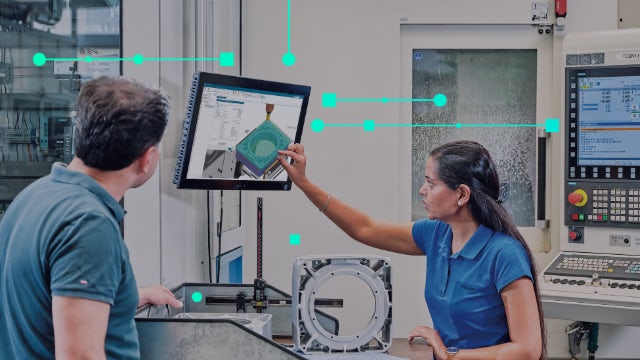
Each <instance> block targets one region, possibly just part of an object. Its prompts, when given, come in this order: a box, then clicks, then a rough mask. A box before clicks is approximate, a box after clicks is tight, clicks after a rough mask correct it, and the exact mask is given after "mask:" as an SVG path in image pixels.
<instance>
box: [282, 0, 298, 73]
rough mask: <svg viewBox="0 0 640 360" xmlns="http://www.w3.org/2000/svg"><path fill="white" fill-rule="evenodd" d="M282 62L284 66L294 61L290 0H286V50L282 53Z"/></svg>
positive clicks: (290, 64) (291, 64)
mask: <svg viewBox="0 0 640 360" xmlns="http://www.w3.org/2000/svg"><path fill="white" fill-rule="evenodd" d="M282 63H283V64H284V65H285V66H293V64H295V63H296V56H295V55H293V53H292V52H291V0H287V52H286V53H285V54H284V55H282Z"/></svg>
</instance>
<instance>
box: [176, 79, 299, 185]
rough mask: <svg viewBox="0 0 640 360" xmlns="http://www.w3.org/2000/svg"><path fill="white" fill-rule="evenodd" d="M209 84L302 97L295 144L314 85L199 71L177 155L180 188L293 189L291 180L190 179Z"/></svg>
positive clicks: (297, 140) (193, 82)
mask: <svg viewBox="0 0 640 360" xmlns="http://www.w3.org/2000/svg"><path fill="white" fill-rule="evenodd" d="M206 85H209V86H212V85H213V86H220V87H230V88H241V89H246V90H247V91H249V92H253V91H255V92H267V93H281V94H284V95H285V96H286V95H291V96H300V97H302V104H301V107H300V113H299V118H298V123H297V128H296V132H295V138H294V139H293V142H294V143H299V142H300V141H301V138H302V130H303V128H304V121H305V117H306V113H307V106H308V104H309V97H310V94H311V88H310V87H309V86H305V85H296V84H290V83H283V82H275V81H269V80H259V79H252V78H246V77H239V76H230V75H221V74H214V73H207V72H196V73H195V74H194V76H193V81H192V85H191V90H190V97H189V103H188V107H187V114H186V118H185V121H184V127H183V134H182V138H181V141H180V147H179V149H178V158H177V162H176V169H175V173H174V180H173V182H174V183H175V184H176V186H177V187H178V188H179V189H207V190H285V191H287V190H290V189H291V179H290V178H289V177H288V175H287V176H286V180H269V179H239V178H198V179H194V178H188V177H187V173H188V170H189V165H190V164H189V163H190V161H191V155H192V151H193V144H194V139H195V136H196V129H197V125H198V124H197V123H198V119H199V113H200V105H201V101H202V95H203V89H204V87H205V86H206Z"/></svg>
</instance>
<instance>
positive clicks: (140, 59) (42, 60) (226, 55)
mask: <svg viewBox="0 0 640 360" xmlns="http://www.w3.org/2000/svg"><path fill="white" fill-rule="evenodd" d="M47 61H86V62H88V63H90V62H93V61H132V62H133V63H134V64H136V65H140V64H142V63H144V62H145V61H220V66H233V65H234V54H233V52H221V53H220V57H217V58H206V57H144V56H143V55H141V54H135V55H134V56H133V57H122V58H112V57H92V56H85V57H78V58H48V57H47V56H46V55H45V54H43V53H41V52H37V53H35V54H34V55H33V64H34V65H35V66H38V67H40V66H43V65H44V64H46V63H47Z"/></svg>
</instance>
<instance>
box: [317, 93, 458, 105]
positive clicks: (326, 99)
mask: <svg viewBox="0 0 640 360" xmlns="http://www.w3.org/2000/svg"><path fill="white" fill-rule="evenodd" d="M339 102H340V103H347V102H352V103H372V102H380V103H390V102H403V103H407V102H433V104H434V105H435V106H437V107H443V106H445V105H446V104H447V97H446V96H445V95H444V94H436V95H435V96H434V97H433V99H412V98H388V97H381V98H338V97H337V96H336V94H335V93H323V94H322V106H323V107H336V105H337V103H339Z"/></svg>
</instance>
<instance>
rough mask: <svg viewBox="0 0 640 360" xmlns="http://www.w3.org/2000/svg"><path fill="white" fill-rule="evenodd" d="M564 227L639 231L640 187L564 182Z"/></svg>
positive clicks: (634, 184)
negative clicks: (598, 227) (593, 227)
mask: <svg viewBox="0 0 640 360" xmlns="http://www.w3.org/2000/svg"><path fill="white" fill-rule="evenodd" d="M565 194H566V199H565V207H564V208H565V225H568V226H600V227H611V226H615V227H629V228H640V185H638V184H637V182H636V183H632V184H629V185H626V184H625V182H616V183H615V184H612V183H603V182H568V183H567V185H566V187H565Z"/></svg>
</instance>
